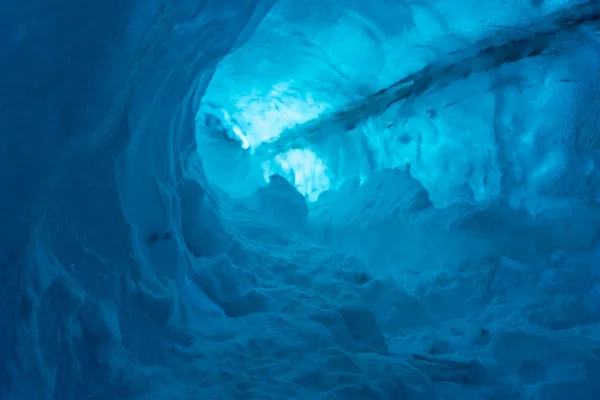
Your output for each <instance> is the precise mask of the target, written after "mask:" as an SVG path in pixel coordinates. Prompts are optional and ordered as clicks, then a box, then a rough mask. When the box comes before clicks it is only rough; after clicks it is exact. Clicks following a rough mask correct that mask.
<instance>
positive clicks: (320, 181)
mask: <svg viewBox="0 0 600 400" xmlns="http://www.w3.org/2000/svg"><path fill="white" fill-rule="evenodd" d="M263 169H264V171H265V179H266V180H267V181H268V180H269V177H270V176H271V175H273V174H280V175H282V176H283V177H285V178H286V179H288V180H289V181H290V182H291V183H293V184H294V186H296V189H298V191H299V192H300V193H302V194H303V195H304V196H305V197H306V198H307V199H308V200H309V201H315V200H317V198H318V197H319V194H321V193H322V192H324V191H326V190H328V189H329V188H330V186H331V183H330V180H329V176H328V174H327V166H326V165H325V163H324V162H323V160H321V159H320V158H319V157H318V156H317V155H316V154H315V153H314V152H313V151H311V150H308V149H293V150H289V151H287V152H285V153H281V154H278V155H277V156H275V158H274V159H273V161H271V162H268V161H267V162H265V163H264V164H263Z"/></svg>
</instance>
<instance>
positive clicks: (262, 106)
mask: <svg viewBox="0 0 600 400" xmlns="http://www.w3.org/2000/svg"><path fill="white" fill-rule="evenodd" d="M236 108H237V109H238V110H240V111H239V112H238V113H236V115H235V117H236V119H237V120H238V121H244V122H245V124H246V125H245V126H244V132H245V133H246V135H247V140H248V143H249V146H251V147H256V146H258V145H259V144H260V143H262V142H265V141H268V140H271V139H274V138H276V137H277V136H278V135H279V134H280V133H281V132H283V131H284V130H286V129H289V128H292V127H294V126H295V125H298V124H302V123H304V122H306V121H309V120H311V119H314V118H317V117H318V116H319V115H321V114H322V113H323V112H324V111H326V110H327V109H329V108H330V107H329V106H328V105H327V104H324V103H317V102H316V101H315V100H314V99H313V97H312V96H311V95H310V93H308V94H306V95H304V96H302V95H301V94H300V93H298V92H296V91H294V90H292V89H291V88H290V85H289V84H288V83H280V84H277V85H275V86H274V87H273V88H272V89H271V91H270V92H269V93H267V94H266V95H260V94H258V93H251V94H250V95H248V96H244V97H241V98H239V100H238V101H237V103H236Z"/></svg>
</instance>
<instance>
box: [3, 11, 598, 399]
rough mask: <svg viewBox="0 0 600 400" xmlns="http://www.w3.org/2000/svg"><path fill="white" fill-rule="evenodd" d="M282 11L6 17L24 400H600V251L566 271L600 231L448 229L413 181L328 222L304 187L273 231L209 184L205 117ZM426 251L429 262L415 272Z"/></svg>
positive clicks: (460, 218)
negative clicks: (220, 80) (229, 68)
mask: <svg viewBox="0 0 600 400" xmlns="http://www.w3.org/2000/svg"><path fill="white" fill-rule="evenodd" d="M349 3H350V2H349ZM543 3H544V7H546V8H547V10H549V11H552V10H556V9H557V8H560V7H564V6H568V3H564V2H559V1H554V2H550V1H548V2H543ZM477 4H479V7H483V6H482V5H481V3H480V2H473V3H472V4H471V5H470V6H471V7H476V5H477ZM494 4H495V3H494ZM507 4H508V3H504V2H498V3H497V4H495V7H492V9H491V10H487V11H488V12H489V15H501V14H502V13H497V14H496V12H497V11H502V10H504V11H507V7H509V8H510V7H512V6H513V5H507ZM272 5H273V4H272V3H271V2H270V1H256V2H245V3H244V4H243V5H242V4H239V3H238V2H235V1H220V2H200V3H196V2H170V1H164V2H161V1H156V2H119V3H118V4H117V3H115V4H111V3H107V2H94V1H92V2H88V3H83V4H81V5H75V4H71V3H69V2H66V1H65V2H63V3H60V4H56V3H53V4H52V5H51V6H50V5H48V4H43V3H42V4H37V5H31V6H29V7H25V6H23V7H21V6H20V5H19V4H18V3H14V4H8V3H6V4H4V5H2V6H0V7H2V9H1V10H0V11H1V12H0V15H1V17H0V18H2V19H3V21H2V22H3V23H2V35H3V37H4V38H5V39H6V40H4V41H3V43H4V44H3V48H2V52H3V57H2V58H1V59H2V61H1V62H0V63H1V64H0V65H1V66H2V68H3V69H4V71H5V73H3V74H2V78H0V79H2V81H1V83H2V86H3V93H4V94H3V95H2V96H0V98H1V100H0V101H2V110H3V112H2V113H1V115H0V117H1V118H2V124H3V126H2V128H3V132H6V133H7V134H3V135H0V149H1V151H2V157H1V159H2V163H3V165H2V166H3V168H2V170H1V171H2V172H0V174H1V176H2V180H3V182H2V183H3V187H4V191H3V193H2V196H1V198H2V199H1V200H0V201H1V202H2V204H1V207H0V217H1V221H2V235H3V236H2V240H1V241H0V262H1V263H2V273H3V275H2V283H1V287H0V289H2V290H1V291H0V292H1V293H2V299H1V300H2V301H1V305H0V310H1V311H0V312H1V314H0V318H1V320H2V321H3V323H2V324H0V371H1V373H2V376H3V380H2V382H1V383H0V385H1V386H0V394H1V396H2V398H7V399H56V400H59V399H61V400H62V399H74V400H78V399H83V398H88V399H129V398H140V399H151V398H173V399H178V398H202V399H206V398H208V399H230V398H231V399H244V398H248V399H268V398H274V399H280V398H299V399H300V398H302V399H384V398H385V399H420V400H421V399H432V400H433V399H460V400H464V399H474V400H475V399H498V400H500V399H502V400H505V399H524V398H526V399H537V400H546V399H553V398H554V399H556V398H558V399H561V398H565V396H567V395H571V396H575V397H577V398H580V399H586V400H587V399H595V397H593V396H594V393H597V391H598V387H597V382H596V381H595V379H594V376H597V373H598V371H599V370H600V368H599V366H600V362H599V361H598V355H599V354H600V351H599V350H598V349H599V348H600V347H599V346H598V345H597V335H596V333H595V332H597V330H596V329H595V324H596V323H597V321H598V312H597V292H598V291H597V286H594V285H595V283H596V281H597V280H598V277H599V275H600V273H598V271H597V270H596V269H594V268H593V267H590V265H593V264H594V262H595V260H596V259H597V252H595V251H594V250H591V251H585V252H580V253H575V255H574V253H571V252H569V251H562V252H561V251H559V252H554V253H552V252H551V250H552V247H555V246H558V244H557V243H558V242H560V244H565V243H567V244H568V242H569V241H568V240H566V241H565V239H569V238H571V236H573V237H576V240H573V242H574V243H573V244H572V246H571V247H572V248H571V249H568V250H581V249H582V248H587V247H589V245H590V243H592V242H593V239H595V232H596V231H595V227H596V226H597V225H596V224H595V223H594V219H593V218H590V219H588V220H587V222H588V227H589V228H590V229H589V230H588V231H586V232H584V233H583V234H581V237H579V236H576V235H575V233H580V232H579V231H578V229H579V228H580V225H575V228H573V226H571V227H570V229H571V233H569V234H567V235H565V228H568V227H569V226H568V225H570V221H569V220H565V219H564V218H563V219H561V220H560V221H559V222H560V223H557V222H556V221H550V222H543V223H542V224H541V225H540V224H539V221H537V220H535V219H533V218H531V215H529V214H527V213H525V212H523V211H522V210H521V211H518V212H516V211H515V210H512V209H507V208H506V207H504V208H503V207H502V206H496V205H494V207H491V208H483V209H477V208H475V209H473V208H469V207H466V208H464V206H463V205H461V204H459V205H455V206H452V207H449V208H446V209H443V210H441V211H440V210H438V209H436V208H435V207H433V203H432V201H431V199H429V198H428V195H427V192H426V190H425V189H424V187H423V185H422V184H421V183H419V182H418V181H417V180H415V179H414V178H413V177H411V176H410V175H409V174H408V173H406V171H401V172H399V171H390V170H384V171H379V172H377V173H375V174H374V176H373V177H372V179H371V180H370V181H368V182H366V183H365V184H364V185H362V186H360V185H358V184H357V182H356V181H351V182H348V183H347V185H346V186H343V187H342V188H341V189H340V190H339V191H338V192H332V193H328V194H327V196H325V197H324V198H323V199H322V202H321V203H320V204H318V205H317V207H316V208H314V209H313V210H311V213H312V218H313V221H309V220H308V219H307V218H309V215H311V214H309V211H308V206H307V205H306V203H305V201H304V199H303V198H302V196H300V195H299V194H298V193H297V192H295V191H294V190H293V188H292V186H291V185H290V184H288V183H287V182H286V181H285V180H283V179H280V178H274V179H272V180H271V184H270V185H265V184H264V183H263V185H262V187H261V188H260V189H259V190H258V192H257V193H254V194H253V195H252V196H251V197H250V198H248V199H247V205H251V206H252V208H254V210H248V209H247V208H246V207H241V206H240V205H239V204H238V203H236V202H234V201H231V200H230V199H229V200H228V196H227V195H226V194H224V193H223V192H221V191H220V189H219V188H218V187H212V188H211V187H210V185H208V184H207V181H206V176H205V174H204V172H203V167H202V163H200V162H199V160H198V155H197V154H196V153H195V150H196V149H195V143H194V141H195V139H196V137H195V136H196V134H197V132H196V131H195V129H196V125H195V117H196V111H197V110H198V108H199V107H200V102H201V98H202V96H203V94H204V90H205V88H206V87H207V85H208V84H209V81H210V80H211V78H212V76H213V73H214V70H215V68H216V67H217V62H218V60H220V59H221V58H222V57H224V56H225V55H227V54H228V53H230V52H231V50H232V49H233V48H237V47H240V46H242V45H243V44H244V43H245V42H246V41H247V40H249V38H250V37H251V35H252V33H253V32H254V31H255V29H256V28H257V26H258V25H259V23H260V22H261V21H262V20H263V17H264V16H265V15H266V14H267V13H268V12H269V10H270V9H271V6H272ZM316 5H318V4H316ZM539 5H540V4H539V2H527V4H526V5H525V4H524V3H523V6H522V7H523V9H524V12H523V14H522V15H523V16H524V17H523V18H525V17H527V16H529V15H533V14H535V13H536V12H537V11H536V10H538V8H539ZM313 6H315V4H313ZM354 6H356V7H357V8H360V4H359V5H356V4H355V5H354ZM426 6H427V4H424V6H423V7H424V8H427V7H426ZM417 7H418V6H417ZM338 8H342V7H339V5H338ZM496 8H498V9H496ZM308 9H310V8H309V7H308V5H307V10H308ZM58 10H60V12H59V11H58ZM479 10H480V11H484V10H481V8H480V9H479ZM277 11H278V12H281V9H279V10H277ZM287 11H288V13H289V14H290V15H296V14H295V11H296V10H294V9H288V10H287ZM300 11H301V10H300ZM306 14H310V12H308V11H307V13H306ZM306 14H303V13H301V12H299V13H298V14H297V17H298V19H299V20H302V18H308V19H310V15H308V17H307V15H306ZM509 14H510V13H509ZM502 15H507V14H506V13H505V14H502ZM511 15H513V16H514V14H511ZM379 17H381V15H379ZM394 22H395V21H391V22H390V24H391V25H393V24H394ZM421 22H422V21H421ZM463 22H464V21H463ZM503 22H506V23H509V22H510V23H511V24H512V23H514V24H517V22H519V21H515V20H511V21H507V20H504V21H503ZM299 25H300V24H299ZM425 25H426V24H424V23H423V24H422V26H423V27H424V26H425ZM459 26H460V24H459V23H456V24H454V26H453V28H457V27H459ZM389 29H392V28H391V27H390V28H389ZM461 29H463V33H464V34H465V35H467V36H468V34H469V32H471V30H470V27H466V28H465V27H464V26H463V27H462V28H461ZM471 39H473V40H476V38H471ZM239 54H243V53H241V52H240V53H239ZM373 57H374V58H376V54H375V55H374V56H373ZM369 74H370V72H369V71H368V68H365V69H364V70H362V71H358V73H357V75H362V76H363V78H364V79H365V80H366V81H369V79H370V78H371V77H370V76H369ZM380 78H381V80H382V82H381V84H382V85H385V84H389V83H390V81H391V78H389V77H388V78H386V77H383V76H380ZM386 79H387V80H386ZM361 90H365V91H366V92H367V93H368V92H369V90H370V88H369V87H366V88H365V87H364V86H363V87H362V89H361ZM359 92H360V91H359ZM341 97H345V96H340V98H341ZM350 97H352V96H350ZM203 161H205V162H207V163H208V162H209V161H210V160H208V159H206V160H203ZM223 185H224V186H225V184H223ZM215 186H217V185H215ZM399 188H401V189H402V190H401V191H399V190H398V189H399ZM349 199H352V201H353V202H354V203H355V204H351V203H350V201H349ZM328 202H330V203H329V204H330V205H329V206H328ZM281 204H284V207H281ZM319 207H320V208H319ZM332 211H333V212H332ZM586 211H587V210H586ZM290 215H292V216H293V217H294V218H295V219H294V220H289V219H290V218H289V217H290ZM588 215H592V214H585V216H586V217H587V216H588ZM315 220H316V222H317V223H316V224H312V223H313V222H315ZM411 224H412V225H411ZM561 224H562V225H561ZM232 226H235V233H233V230H230V229H229V228H230V227H232ZM442 228H443V229H442ZM365 231H371V232H373V233H375V232H378V234H377V235H373V236H372V237H370V238H365V237H364V232H365ZM433 232H442V233H440V234H439V237H436V234H435V233H433ZM448 232H451V233H452V234H448ZM417 234H419V235H420V236H418V242H417V241H415V240H413V239H415V237H417V236H416V235H417ZM517 235H521V236H522V239H523V240H521V241H520V242H519V243H517V242H515V241H514V240H513V239H514V237H515V236H517ZM395 236H398V237H402V238H403V240H402V241H401V242H400V243H398V244H397V246H396V248H395V249H394V250H397V251H398V252H397V253H394V252H386V251H385V250H386V248H387V247H390V246H389V243H385V242H383V241H381V240H383V239H384V238H390V237H395ZM315 238H316V239H315ZM407 238H410V239H411V240H408V239H407ZM378 240H379V241H381V242H380V243H379V246H380V247H379V248H378V247H377V244H378V243H377V241H378ZM554 240H556V241H557V243H555V242H553V241H554ZM315 241H317V242H318V243H315ZM515 243H516V244H515ZM328 245H330V246H333V247H334V248H338V249H341V250H344V251H346V252H347V253H352V252H355V253H356V254H355V255H356V257H348V256H347V255H343V254H340V253H339V252H335V251H331V248H330V247H327V246H328ZM394 245H396V244H394ZM425 245H427V246H425ZM361 246H362V247H363V248H368V250H369V251H365V252H361V251H360V250H362V249H361ZM418 246H422V247H421V250H420V252H421V253H420V254H425V255H426V256H430V258H429V259H428V258H427V257H424V259H422V258H419V259H418V258H410V257H405V258H403V259H402V263H401V264H402V265H394V261H395V259H396V258H397V257H398V258H400V257H401V256H402V255H406V254H409V255H410V256H412V255H414V254H415V252H414V251H413V252H411V251H410V250H411V248H412V250H414V248H415V247H418ZM443 246H445V247H447V248H450V247H451V248H452V249H453V251H452V254H450V252H440V249H441V248H442V247H443ZM567 247H568V246H567ZM539 248H541V249H542V251H541V253H543V254H546V255H547V254H548V253H552V257H553V258H552V259H551V260H550V261H548V260H544V262H542V263H540V262H539V260H538V259H536V257H535V256H537V255H539V254H538V252H537V250H538V249H539ZM478 253H480V254H478ZM530 253H535V254H530ZM449 255H454V256H455V257H456V258H455V259H452V258H450V259H448V257H447V256H449ZM379 256H380V257H379ZM378 257H379V258H378ZM385 257H387V258H388V259H387V260H385V259H384V258H385ZM359 259H360V260H364V261H365V262H361V261H359ZM516 259H519V260H518V261H517V260H516ZM526 261H527V262H531V265H528V264H524V262H526ZM365 263H366V264H369V265H384V266H385V267H386V268H388V269H387V270H383V269H380V270H379V271H377V272H378V273H379V276H377V275H378V274H376V273H375V271H373V269H369V268H367V267H366V266H365ZM544 263H552V266H553V268H549V267H548V266H547V265H545V264H544ZM432 264H434V266H435V267H436V268H433V267H432V268H431V271H426V272H427V273H428V274H423V275H420V276H418V278H414V277H415V276H417V275H418V274H419V273H421V272H422V271H420V270H417V271H415V270H414V266H419V267H421V266H423V265H429V266H431V265H432ZM448 264H450V265H448ZM394 266H395V267H398V268H401V269H402V271H403V272H404V273H403V274H402V275H401V276H400V277H399V276H395V277H393V279H390V278H387V277H384V276H383V275H386V274H390V273H391V272H393V270H392V269H391V268H392V267H394ZM556 266H560V268H558V267H556ZM444 268H446V269H445V270H444ZM417 269H418V268H417ZM436 269H437V271H436ZM440 270H441V271H440ZM396 275H398V274H396ZM411 277H413V278H414V279H411ZM515 282H517V283H515ZM534 288H535V289H534ZM582 293H583V294H584V295H583V296H582V295H581V294H582ZM524 349H527V350H529V351H524ZM552 396H554V397H552ZM557 396H558V397H557ZM561 396H562V397H561Z"/></svg>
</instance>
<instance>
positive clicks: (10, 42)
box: [0, 1, 270, 399]
mask: <svg viewBox="0 0 600 400" xmlns="http://www.w3.org/2000/svg"><path fill="white" fill-rule="evenodd" d="M1 8H2V9H1V12H0V15H1V17H0V18H2V26H3V28H2V37H3V40H2V42H3V45H2V46H3V48H2V53H3V55H2V68H3V73H2V88H3V89H2V92H3V93H2V96H1V101H2V113H1V114H2V115H1V118H2V125H3V128H2V130H3V132H4V133H3V135H2V138H1V139H0V140H1V141H2V143H1V146H0V148H1V149H2V163H3V166H2V183H3V188H4V190H3V192H2V194H3V195H2V207H0V208H1V209H2V211H1V213H2V216H1V220H2V240H1V241H0V243H1V244H0V259H1V260H2V261H1V263H2V271H3V275H2V276H3V279H2V281H3V283H2V290H1V292H2V302H1V303H2V306H1V310H2V313H1V319H2V324H1V325H2V327H1V328H0V338H1V342H2V344H1V345H0V360H2V361H1V362H0V368H1V370H2V376H3V380H2V389H1V391H0V392H1V393H2V396H1V397H2V398H7V399H8V398H16V399H17V398H18V399H34V398H35V399H43V398H55V399H66V398H72V399H80V398H86V397H88V398H89V396H92V395H95V396H101V397H98V398H118V397H119V396H121V397H122V398H128V396H134V395H135V393H129V394H127V391H128V390H133V391H134V392H135V391H136V390H141V389H142V388H140V387H138V388H137V389H136V388H135V385H134V386H133V387H132V388H130V387H129V386H128V385H131V381H130V378H129V375H130V373H131V371H133V370H135V369H136V368H135V365H138V363H145V362H147V363H152V362H156V361H157V360H158V359H160V358H162V357H163V353H162V350H161V348H163V349H164V346H167V345H168V343H169V342H167V340H166V338H167V336H168V335H169V333H168V332H167V331H168V330H169V328H168V327H165V326H164V322H165V320H166V319H168V318H169V316H170V315H171V313H173V312H174V311H173V310H174V309H175V308H176V306H174V305H173V302H174V301H175V300H174V298H173V296H174V292H175V291H176V290H175V289H174V288H173V287H168V285H169V283H165V282H167V281H164V279H166V278H169V279H168V282H171V284H174V282H177V284H179V283H183V276H182V269H181V268H182V249H181V247H180V246H184V241H185V245H187V246H189V247H190V248H193V251H197V252H198V253H200V254H203V252H204V251H207V252H210V251H215V250H213V249H212V248H211V247H210V245H211V243H208V242H202V241H201V239H210V237H211V236H212V235H213V234H212V232H211V231H206V232H204V234H205V236H204V237H198V236H194V235H201V234H202V233H201V230H202V226H203V225H204V226H206V224H203V222H202V221H201V220H200V217H199V215H198V214H199V213H200V212H201V210H200V209H199V206H197V204H196V203H195V202H197V201H199V200H200V199H201V198H202V197H203V196H205V195H206V192H205V189H204V187H203V185H202V183H201V179H202V176H201V172H200V174H199V175H198V176H196V177H194V178H184V174H183V170H184V165H182V164H183V161H182V160H183V158H182V157H181V155H180V152H185V148H189V149H193V147H194V144H193V141H194V136H193V129H192V128H193V127H192V126H191V125H189V118H188V117H189V116H188V113H189V112H191V110H192V108H193V107H194V101H195V99H194V98H193V96H194V94H195V93H197V95H199V96H201V95H202V92H203V88H204V86H205V85H206V83H207V82H208V80H209V79H210V75H211V70H213V69H214V67H215V63H216V61H217V60H218V59H219V58H220V57H222V56H224V55H225V54H227V53H228V52H229V51H231V49H232V48H235V47H236V46H239V45H240V44H242V43H243V42H244V41H245V40H246V39H247V37H248V36H249V35H250V34H251V33H252V31H253V29H254V28H255V27H256V25H257V24H258V23H259V22H260V20H261V19H262V16H263V15H264V14H265V13H266V12H267V11H268V9H269V8H270V2H269V1H263V2H246V3H245V4H244V5H241V6H240V5H239V4H237V3H236V2H233V1H232V2H218V3H215V2H200V3H198V2H170V1H164V2H163V1H156V2H153V1H150V2H135V1H130V2H105V1H97V2H86V3H81V4H75V3H72V2H68V1H64V2H60V3H52V4H50V3H45V2H36V3H33V4H30V5H24V4H23V5H19V4H17V3H4V4H3V5H2V6H1ZM198 18H200V19H202V21H200V22H198ZM204 19H206V20H207V21H206V20H204ZM198 26H202V27H203V29H200V30H199V29H197V28H198ZM200 72H201V73H202V75H201V76H200V77H199V76H198V74H199V73H200ZM190 88H193V90H191V91H190ZM196 178H197V179H196ZM207 207H209V208H210V205H207ZM208 211H209V212H208V213H209V214H210V210H208ZM213 213H214V212H213ZM182 224H183V226H182ZM186 224H187V225H186ZM196 228H200V229H196ZM205 229H208V228H205ZM210 229H214V228H210ZM173 231H175V232H178V233H175V234H173ZM199 232H200V233H199ZM186 235H187V237H186V238H185V239H184V236H186ZM153 302H158V303H156V304H155V303H153ZM144 304H145V305H144ZM144 308H145V309H146V310H147V312H149V313H150V315H149V316H148V315H146V316H142V317H140V318H137V317H136V315H137V316H139V315H141V313H143V312H142V311H141V310H142V309H144ZM84 320H85V321H84ZM119 322H120V324H119ZM119 325H121V326H120V328H118V327H117V328H115V327H116V326H119ZM125 325H127V326H125ZM171 334H173V333H171ZM92 343H94V344H92ZM131 346H133V347H132V349H134V348H135V349H134V350H133V353H132V354H134V355H133V358H131V357H129V358H130V361H127V358H128V357H125V358H123V357H122V355H121V354H118V353H119V352H121V351H122V350H120V349H122V348H124V347H131ZM144 373H150V372H144ZM153 373H156V372H153ZM115 374H116V375H115ZM135 374H137V373H134V375H135ZM147 379H149V378H148V377H147V378H146V380H147ZM108 381H114V382H120V383H117V384H116V386H112V387H108V388H106V387H104V388H103V386H105V385H106V382H108Z"/></svg>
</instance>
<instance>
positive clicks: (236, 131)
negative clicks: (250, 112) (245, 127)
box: [231, 125, 250, 150]
mask: <svg viewBox="0 0 600 400" xmlns="http://www.w3.org/2000/svg"><path fill="white" fill-rule="evenodd" d="M231 130H232V131H233V133H234V135H235V136H237V138H238V139H240V141H241V142H242V148H243V149H244V150H247V149H248V148H249V147H250V143H249V142H248V138H247V137H246V135H245V134H244V132H243V131H242V128H240V127H239V126H237V125H234V126H233V128H232V129H231Z"/></svg>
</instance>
